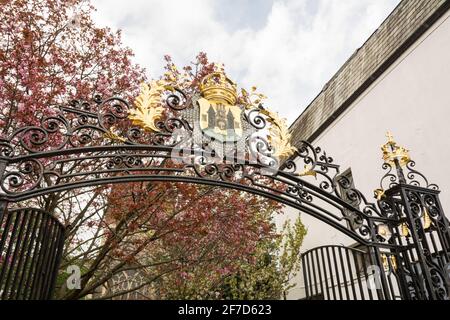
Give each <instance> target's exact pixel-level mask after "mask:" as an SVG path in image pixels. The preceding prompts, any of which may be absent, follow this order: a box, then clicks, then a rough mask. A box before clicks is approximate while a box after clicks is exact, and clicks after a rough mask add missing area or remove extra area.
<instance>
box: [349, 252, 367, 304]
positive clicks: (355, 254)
mask: <svg viewBox="0 0 450 320" xmlns="http://www.w3.org/2000/svg"><path fill="white" fill-rule="evenodd" d="M358 255H359V256H362V254H361V253H360V252H355V251H353V250H352V256H353V261H355V269H356V270H355V275H356V278H357V281H358V286H359V294H360V295H361V300H366V298H365V296H364V290H363V288H362V283H361V274H360V267H359V263H358ZM363 259H364V257H363Z"/></svg>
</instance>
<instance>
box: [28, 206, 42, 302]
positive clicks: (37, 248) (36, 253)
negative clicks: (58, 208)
mask: <svg viewBox="0 0 450 320" xmlns="http://www.w3.org/2000/svg"><path fill="white" fill-rule="evenodd" d="M36 214H37V215H39V217H40V221H39V234H38V237H37V238H36V241H35V243H34V250H33V257H32V260H31V265H30V271H29V272H28V277H27V282H26V284H25V288H26V293H25V297H24V299H31V297H32V294H33V289H34V283H35V282H36V278H37V277H38V275H37V274H38V264H39V258H40V252H41V250H42V241H43V238H44V233H45V229H46V228H45V223H46V221H47V219H46V216H45V215H44V214H42V212H40V211H36Z"/></svg>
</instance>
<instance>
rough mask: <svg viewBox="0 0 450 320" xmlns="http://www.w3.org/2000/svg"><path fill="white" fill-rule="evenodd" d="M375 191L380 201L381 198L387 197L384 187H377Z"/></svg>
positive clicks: (376, 197)
mask: <svg viewBox="0 0 450 320" xmlns="http://www.w3.org/2000/svg"><path fill="white" fill-rule="evenodd" d="M373 193H374V196H375V199H377V200H378V201H380V200H381V199H383V198H384V197H385V194H384V190H383V189H376V190H374V192H373Z"/></svg>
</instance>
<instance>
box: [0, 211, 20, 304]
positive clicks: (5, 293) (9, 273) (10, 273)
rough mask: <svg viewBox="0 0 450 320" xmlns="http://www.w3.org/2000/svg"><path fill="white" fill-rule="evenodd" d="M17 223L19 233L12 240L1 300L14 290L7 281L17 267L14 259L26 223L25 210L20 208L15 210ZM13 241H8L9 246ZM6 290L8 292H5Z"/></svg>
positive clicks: (16, 255) (17, 252) (7, 297)
mask: <svg viewBox="0 0 450 320" xmlns="http://www.w3.org/2000/svg"><path fill="white" fill-rule="evenodd" d="M16 219H17V220H18V223H19V227H18V228H19V234H18V235H17V239H16V241H14V252H13V253H12V260H11V264H10V267H9V270H8V273H7V276H6V282H5V288H4V291H3V295H2V300H6V299H9V298H10V297H11V295H14V292H12V289H13V288H12V287H9V283H10V282H11V276H12V274H13V271H15V270H14V269H17V265H16V261H17V260H18V259H19V257H18V254H19V251H20V250H21V245H22V234H23V231H24V229H25V226H24V223H26V216H25V211H24V210H20V211H18V212H17V218H16ZM12 245H13V243H12V242H11V243H10V246H12ZM0 288H1V287H0ZM7 292H8V294H7Z"/></svg>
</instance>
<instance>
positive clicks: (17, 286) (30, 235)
mask: <svg viewBox="0 0 450 320" xmlns="http://www.w3.org/2000/svg"><path fill="white" fill-rule="evenodd" d="M63 244H64V227H63V226H62V225H61V223H59V221H58V220H57V219H56V218H54V217H53V216H51V215H49V214H48V213H46V212H44V211H42V210H38V209H19V210H12V211H9V212H8V211H7V212H0V259H1V260H0V297H1V299H2V300H5V299H21V300H23V299H50V298H51V296H52V291H53V285H54V283H55V278H56V275H57V273H58V266H59V260H60V257H61V251H62V248H63Z"/></svg>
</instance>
